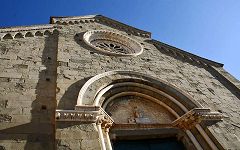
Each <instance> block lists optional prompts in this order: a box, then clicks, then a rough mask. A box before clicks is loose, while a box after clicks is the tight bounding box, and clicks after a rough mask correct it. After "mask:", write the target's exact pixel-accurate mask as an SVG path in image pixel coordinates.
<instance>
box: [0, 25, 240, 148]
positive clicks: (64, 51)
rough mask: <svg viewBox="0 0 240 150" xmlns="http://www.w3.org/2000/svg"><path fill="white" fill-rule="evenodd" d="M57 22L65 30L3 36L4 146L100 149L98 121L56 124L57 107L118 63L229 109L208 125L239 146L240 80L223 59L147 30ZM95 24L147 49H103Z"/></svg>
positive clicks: (0, 96)
mask: <svg viewBox="0 0 240 150" xmlns="http://www.w3.org/2000/svg"><path fill="white" fill-rule="evenodd" d="M56 26H58V27H59V34H51V35H48V36H47V35H44V36H35V37H26V38H19V39H3V40H1V41H0V61H1V66H0V70H1V71H0V146H1V147H0V149H4V148H5V149H54V146H56V148H57V149H82V150H84V149H88V150H89V149H100V144H99V137H98V133H97V130H96V126H95V125H94V124H77V123H75V124H73V123H66V122H57V123H56V124H55V109H56V108H57V109H69V110H72V109H74V107H75V105H76V101H77V96H78V92H79V90H80V89H81V87H82V86H83V84H84V83H85V82H86V81H87V80H88V79H89V78H90V77H92V76H95V75H97V74H100V73H103V72H106V71H111V70H132V71H137V72H140V73H143V74H147V75H150V76H153V77H156V78H159V79H161V80H164V81H166V82H169V83H170V84H172V85H175V86H176V87H178V88H180V89H182V90H183V91H185V92H186V93H188V94H189V95H191V96H192V97H193V98H194V99H195V100H196V101H197V102H199V103H200V104H201V105H202V106H203V107H210V108H211V109H213V110H216V111H219V112H222V113H223V114H224V115H225V116H226V117H227V118H225V119H224V121H223V122H219V123H217V124H216V125H213V126H211V127H209V128H207V129H206V132H210V133H211V134H213V135H214V136H215V138H216V140H217V141H219V142H220V144H222V145H223V146H224V148H230V149H236V148H238V147H240V143H239V137H240V120H239V119H238V118H239V117H240V114H239V111H238V110H239V108H240V101H239V97H240V96H239V85H240V82H239V81H237V80H235V79H234V78H232V77H231V76H230V75H229V74H227V73H226V72H225V71H224V69H223V68H221V67H220V66H215V67H211V66H208V65H206V64H205V65H204V64H201V63H196V61H193V60H191V59H189V58H186V57H179V56H176V54H174V53H169V52H167V51H166V49H170V48H172V49H175V48H173V47H169V46H167V45H165V44H163V43H157V44H155V45H154V44H152V42H151V39H149V38H148V37H142V36H138V35H133V34H131V32H130V31H127V32H125V31H123V30H121V31H120V30H118V29H114V27H110V26H109V25H106V24H103V23H99V22H94V21H92V22H87V23H86V22H80V23H79V24H73V25H56ZM93 29H104V30H110V31H114V32H118V33H121V34H124V35H126V36H130V37H131V38H133V39H135V40H137V41H138V42H139V43H141V45H142V46H143V47H144V51H143V53H142V54H141V55H139V56H137V57H115V56H107V55H104V54H101V53H98V52H97V51H95V50H94V49H93V48H91V47H89V46H87V45H86V44H85V43H84V41H83V38H82V37H83V34H84V33H85V32H86V31H89V30H93ZM161 47H162V48H163V49H162V48H161ZM164 48H165V49H164ZM219 75H220V76H219ZM221 75H224V76H223V77H222V76H221ZM230 78H231V79H230ZM225 80H226V81H225ZM227 81H231V83H232V84H230V83H228V82H227ZM235 85H236V87H234V86H235Z"/></svg>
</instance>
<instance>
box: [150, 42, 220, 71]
mask: <svg viewBox="0 0 240 150" xmlns="http://www.w3.org/2000/svg"><path fill="white" fill-rule="evenodd" d="M146 42H148V43H151V44H153V45H154V46H155V47H156V48H157V49H159V50H161V51H163V52H164V53H167V54H169V55H171V56H173V57H180V58H182V59H184V60H186V61H188V62H190V63H195V64H199V65H202V66H203V67H208V66H215V67H223V64H221V63H218V62H214V61H211V60H208V59H206V58H202V57H200V56H197V55H194V54H191V53H188V52H186V51H183V50H181V49H178V48H176V47H173V46H170V45H168V44H165V43H162V42H159V41H157V40H153V39H152V40H146Z"/></svg>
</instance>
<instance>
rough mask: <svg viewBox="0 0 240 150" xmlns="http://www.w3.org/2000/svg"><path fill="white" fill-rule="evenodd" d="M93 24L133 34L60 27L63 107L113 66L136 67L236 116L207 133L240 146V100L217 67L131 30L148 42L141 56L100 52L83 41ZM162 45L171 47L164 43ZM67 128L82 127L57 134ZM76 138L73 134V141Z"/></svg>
mask: <svg viewBox="0 0 240 150" xmlns="http://www.w3.org/2000/svg"><path fill="white" fill-rule="evenodd" d="M92 29H106V30H112V31H114V32H119V33H121V34H124V35H128V33H125V32H122V31H118V30H116V29H113V28H111V27H108V26H106V25H104V24H100V23H96V22H92V23H82V24H79V25H69V26H64V27H63V29H62V30H61V31H60V36H59V45H58V47H59V55H58V61H59V67H58V79H57V87H58V88H59V92H58V93H57V102H58V108H59V109H74V106H75V105H76V100H77V96H78V91H79V90H80V88H81V87H82V85H83V84H84V83H85V82H86V81H87V80H88V79H89V78H90V77H92V76H95V75H97V74H99V73H103V72H106V71H111V70H133V71H137V72H140V73H144V74H148V75H150V76H153V77H157V78H159V79H162V80H165V81H167V82H169V83H170V84H172V85H175V86H177V87H178V88H180V89H182V90H183V91H185V92H186V93H188V94H189V95H191V96H192V97H193V98H194V99H195V100H196V101H198V102H199V103H200V104H201V105H202V106H203V107H207V108H208V107H210V108H211V109H213V110H215V111H219V112H222V113H223V114H224V115H226V116H228V117H230V118H226V119H224V121H223V122H220V123H218V124H216V125H214V126H212V127H210V128H209V131H207V132H211V133H212V134H213V135H214V136H216V139H217V140H218V141H219V142H220V143H221V144H222V145H223V146H224V147H227V148H236V147H238V146H239V140H238V137H240V128H239V126H238V124H239V123H240V121H239V120H238V119H237V118H239V113H237V110H238V109H239V107H240V102H239V99H238V98H237V95H236V94H234V93H233V92H231V91H230V90H229V89H228V88H226V85H223V84H222V82H219V81H218V78H217V77H216V74H214V73H212V72H211V71H210V70H211V68H209V67H208V66H206V65H203V64H199V63H196V62H194V61H192V60H189V59H187V58H180V57H175V55H174V54H170V53H166V51H164V50H163V49H158V48H156V47H155V46H154V45H153V44H151V43H150V42H147V41H148V40H149V39H147V38H143V37H139V36H135V35H131V34H129V35H128V36H130V37H131V38H133V39H135V40H137V41H138V42H140V43H141V44H142V46H143V47H144V51H143V53H142V54H141V55H139V56H137V57H115V56H106V55H103V54H100V53H97V52H96V51H95V50H94V49H92V48H90V47H89V46H87V45H86V44H85V43H84V42H83V39H82V36H83V33H85V32H86V31H88V30H92ZM159 47H165V48H168V47H167V46H166V45H165V44H161V43H159ZM173 49H174V48H173ZM217 68H219V67H217ZM57 124H64V123H57ZM63 130H71V131H78V129H77V128H74V129H68V128H65V129H61V130H59V129H57V133H58V132H63ZM207 130H208V129H207ZM59 140H61V139H59ZM72 140H73V139H72V138H68V142H71V141H72ZM65 142H66V141H65ZM233 143H234V144H235V145H234V144H233ZM79 145H81V142H80V144H79Z"/></svg>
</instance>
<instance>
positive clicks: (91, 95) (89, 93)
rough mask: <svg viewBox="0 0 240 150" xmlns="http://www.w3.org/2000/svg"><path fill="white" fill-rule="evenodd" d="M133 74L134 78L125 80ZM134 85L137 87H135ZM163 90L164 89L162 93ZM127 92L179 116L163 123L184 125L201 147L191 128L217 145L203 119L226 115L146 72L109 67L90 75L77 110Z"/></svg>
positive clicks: (196, 144)
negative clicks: (158, 96)
mask: <svg viewBox="0 0 240 150" xmlns="http://www.w3.org/2000/svg"><path fill="white" fill-rule="evenodd" d="M129 78H131V80H124V79H129ZM140 81H141V82H140ZM150 85H151V86H150ZM131 86H132V87H134V88H131ZM115 90H116V92H115ZM144 90H149V91H150V92H149V91H148V92H146V93H144ZM109 91H111V92H109ZM159 91H161V92H162V93H158V92H159ZM106 94H109V95H106ZM157 94H161V95H164V96H168V99H169V100H171V101H172V102H173V103H174V104H176V106H178V107H179V108H180V109H181V110H182V111H183V112H184V114H179V112H177V110H175V108H174V106H172V105H168V104H166V103H164V102H161V101H160V100H159V99H157V98H156V97H154V96H155V95H157ZM126 95H134V96H142V97H144V98H147V99H149V100H152V101H154V102H156V103H158V104H160V105H162V106H164V107H165V108H167V109H168V110H169V112H171V113H172V114H173V115H174V116H175V117H176V118H177V119H176V120H175V121H173V122H172V123H171V124H168V125H162V126H164V127H173V128H174V127H176V128H180V129H183V130H184V131H185V132H186V134H187V135H188V136H189V138H190V139H191V140H192V142H193V143H194V145H195V147H196V148H197V149H202V147H201V145H200V144H199V143H198V141H197V140H196V139H195V137H194V135H193V134H192V133H191V131H190V130H191V129H193V128H195V129H197V130H198V131H199V133H200V134H201V136H202V137H203V138H204V139H205V141H206V142H207V143H208V145H209V146H210V147H211V148H212V149H217V146H216V145H215V143H214V142H213V141H212V140H211V139H210V138H209V136H208V135H207V134H206V133H205V131H204V130H203V129H202V127H201V126H200V125H199V123H200V122H201V121H203V120H204V121H210V122H212V124H213V123H216V122H218V121H220V120H222V118H223V116H222V115H221V114H220V113H218V112H211V111H210V109H209V108H202V106H201V105H200V104H198V103H197V102H196V101H194V100H193V99H192V98H191V97H190V96H188V95H187V94H185V93H184V92H183V91H181V90H180V89H178V88H176V87H174V86H172V85H169V84H167V83H166V82H164V81H161V80H159V79H156V78H154V77H150V76H146V75H144V74H142V73H138V72H133V71H121V70H119V71H109V72H105V73H102V74H99V75H97V76H95V77H93V78H91V79H89V80H88V81H87V82H86V83H85V85H84V86H83V87H82V89H81V90H80V92H79V96H78V100H77V105H76V107H75V109H76V110H77V109H78V108H79V107H81V106H84V105H93V106H96V107H97V106H99V107H100V106H102V107H103V108H106V106H107V104H108V103H109V102H110V101H112V100H114V99H116V98H117V97H122V96H126ZM210 124H211V123H210ZM116 126H118V127H120V128H130V129H131V128H132V127H133V126H134V124H127V125H125V124H123V125H121V124H120V125H118V124H117V125H116ZM158 126H161V125H157V124H152V125H151V124H146V125H143V126H142V127H143V128H145V127H146V128H152V127H153V128H154V127H158Z"/></svg>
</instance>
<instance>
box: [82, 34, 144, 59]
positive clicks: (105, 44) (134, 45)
mask: <svg viewBox="0 0 240 150" xmlns="http://www.w3.org/2000/svg"><path fill="white" fill-rule="evenodd" d="M83 39H84V41H85V43H86V44H88V45H89V46H91V47H92V48H94V49H96V50H98V51H101V52H103V53H106V54H110V55H117V56H137V55H140V54H141V53H142V52H143V47H142V46H141V44H140V43H138V42H137V41H135V40H133V39H131V38H129V37H127V36H124V35H121V34H118V33H115V32H110V31H105V30H92V31H88V32H86V33H85V34H84V35H83Z"/></svg>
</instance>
